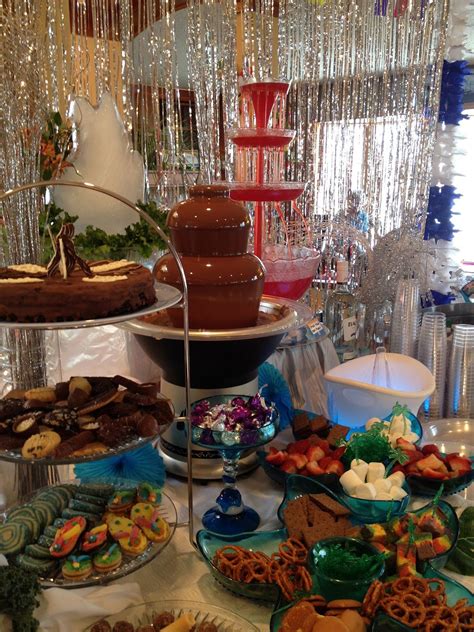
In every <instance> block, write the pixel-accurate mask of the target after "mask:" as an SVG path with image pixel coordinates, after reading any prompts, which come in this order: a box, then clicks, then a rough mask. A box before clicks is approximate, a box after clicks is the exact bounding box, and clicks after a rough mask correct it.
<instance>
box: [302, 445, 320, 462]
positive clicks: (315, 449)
mask: <svg viewBox="0 0 474 632" xmlns="http://www.w3.org/2000/svg"><path fill="white" fill-rule="evenodd" d="M305 454H306V458H307V459H308V461H319V459H322V458H323V457H324V450H323V449H322V448H321V446H319V445H310V446H309V448H308V449H307V450H306V452H305Z"/></svg>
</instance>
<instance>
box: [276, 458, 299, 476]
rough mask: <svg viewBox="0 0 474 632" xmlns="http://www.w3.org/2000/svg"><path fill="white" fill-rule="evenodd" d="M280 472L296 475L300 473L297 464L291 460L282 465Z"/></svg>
mask: <svg viewBox="0 0 474 632" xmlns="http://www.w3.org/2000/svg"><path fill="white" fill-rule="evenodd" d="M280 470H281V471H282V472H286V473H287V474H296V472H297V471H298V470H297V469H296V464H295V462H294V461H292V460H291V459H287V460H286V461H285V462H284V463H283V464H282V465H280Z"/></svg>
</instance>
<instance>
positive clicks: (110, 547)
mask: <svg viewBox="0 0 474 632" xmlns="http://www.w3.org/2000/svg"><path fill="white" fill-rule="evenodd" d="M122 492H126V493H122ZM144 495H146V496H147V497H148V498H155V503H151V502H148V503H143V502H137V500H138V499H140V498H143V496H144ZM159 500H161V492H160V490H158V489H157V488H155V487H154V486H153V485H151V484H150V483H147V482H145V483H141V484H139V485H137V487H134V488H128V489H126V490H122V489H115V488H114V486H112V485H106V484H90V485H58V486H56V487H51V488H50V489H47V490H45V491H42V492H40V493H39V494H37V495H36V496H35V497H34V498H33V499H32V500H31V501H30V502H29V503H28V504H26V505H23V506H21V507H18V508H15V509H12V510H11V511H10V512H8V514H7V516H6V520H5V522H4V523H3V524H2V525H0V554H3V555H6V556H7V557H8V559H9V561H10V563H13V564H17V565H18V566H20V567H22V568H24V569H26V570H31V571H34V572H36V573H38V575H39V576H40V577H42V578H55V577H58V576H60V575H61V574H62V576H63V578H64V579H66V580H68V581H81V580H84V579H86V578H87V577H89V576H90V575H91V574H93V573H98V574H104V573H109V572H112V571H115V570H116V569H117V568H119V567H120V566H121V564H122V563H123V562H124V561H126V560H129V559H130V558H133V557H136V556H137V555H141V554H142V553H144V552H145V551H147V549H148V548H149V547H150V546H152V544H153V543H159V542H165V541H166V540H167V539H168V538H169V534H170V529H169V525H168V523H167V522H166V520H165V519H164V518H163V517H162V515H161V513H162V512H161V510H160V508H159Z"/></svg>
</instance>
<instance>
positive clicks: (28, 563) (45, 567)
mask: <svg viewBox="0 0 474 632" xmlns="http://www.w3.org/2000/svg"><path fill="white" fill-rule="evenodd" d="M15 561H16V563H17V564H18V566H20V568H24V569H25V570H27V571H35V572H36V573H39V574H40V575H42V576H43V577H44V576H46V575H49V574H50V573H52V572H53V571H54V570H55V568H56V567H57V565H58V563H57V562H56V560H51V559H50V560H45V559H39V558H38V557H31V556H29V555H24V554H22V555H18V556H17V558H16V560H15Z"/></svg>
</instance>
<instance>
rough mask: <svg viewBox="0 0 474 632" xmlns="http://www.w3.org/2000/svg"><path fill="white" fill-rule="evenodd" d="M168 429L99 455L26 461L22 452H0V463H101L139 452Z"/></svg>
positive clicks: (166, 426)
mask: <svg viewBox="0 0 474 632" xmlns="http://www.w3.org/2000/svg"><path fill="white" fill-rule="evenodd" d="M166 428H168V424H165V425H163V427H162V428H161V427H160V433H159V434H157V435H154V436H153V437H137V438H136V439H133V440H132V441H127V442H126V443H122V444H120V445H118V446H116V447H114V448H113V449H110V450H107V451H106V452H100V453H98V454H89V455H87V456H70V457H64V458H63V459H55V458H52V457H48V456H46V457H44V458H42V459H25V458H24V457H23V456H22V454H21V452H17V451H15V450H0V461H10V462H12V463H25V464H28V465H31V466H33V467H34V466H35V465H79V464H80V463H87V462H89V461H100V460H101V459H110V457H113V456H116V455H117V454H121V453H122V452H129V451H130V450H138V448H142V447H143V446H144V445H146V444H147V443H150V442H151V441H155V440H156V439H157V438H158V437H159V436H160V434H161V433H162V432H164V431H165V430H166ZM20 450H21V448H20Z"/></svg>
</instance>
